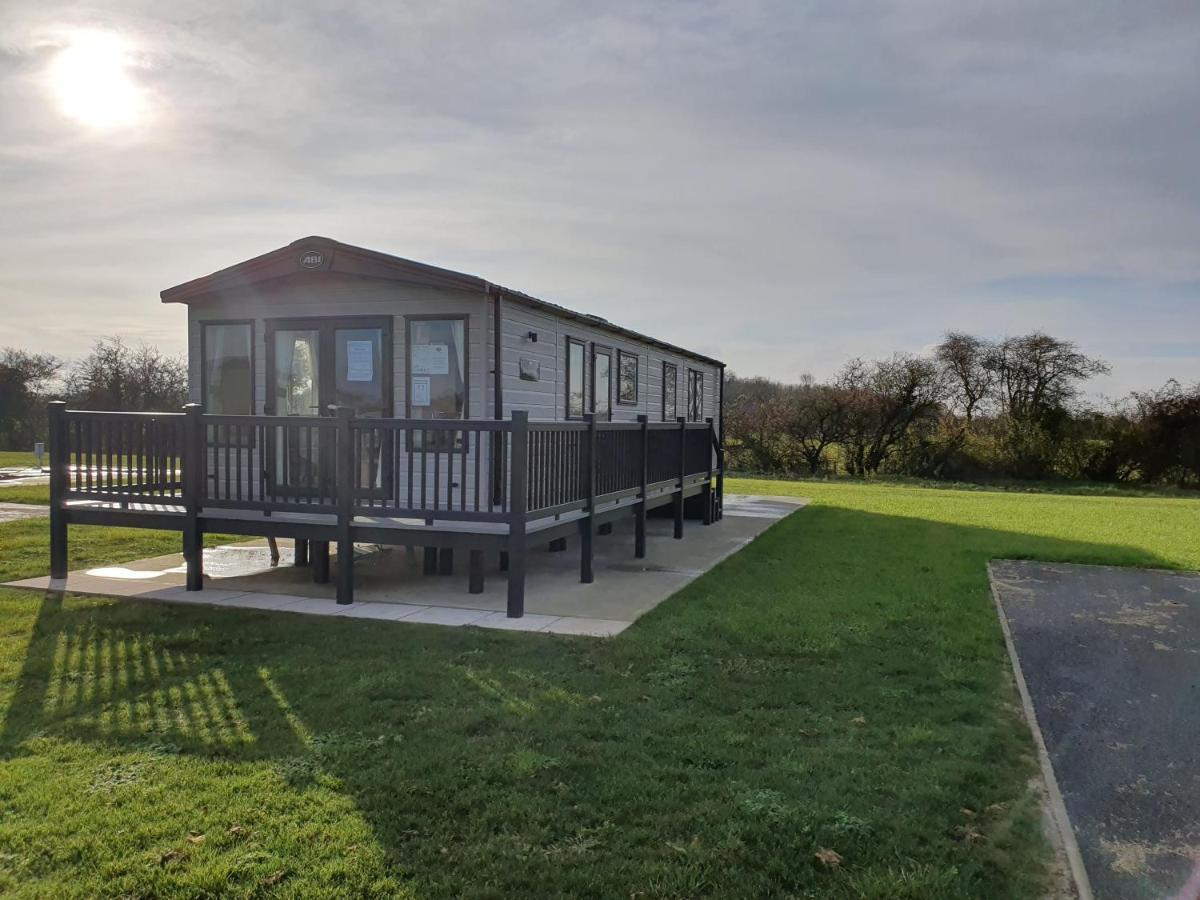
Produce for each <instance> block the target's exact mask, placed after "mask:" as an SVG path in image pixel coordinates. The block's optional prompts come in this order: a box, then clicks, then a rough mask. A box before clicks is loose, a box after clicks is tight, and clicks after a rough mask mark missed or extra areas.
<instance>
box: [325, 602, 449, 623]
mask: <svg viewBox="0 0 1200 900" xmlns="http://www.w3.org/2000/svg"><path fill="white" fill-rule="evenodd" d="M423 609H429V607H428V606H414V605H412V604H409V603H355V604H353V605H352V606H351V607H350V609H348V610H346V612H344V613H342V615H343V617H345V618H347V619H383V620H385V621H391V622H395V621H399V620H400V619H403V618H404V617H405V616H411V615H412V614H413V613H415V612H420V611H421V610H423Z"/></svg>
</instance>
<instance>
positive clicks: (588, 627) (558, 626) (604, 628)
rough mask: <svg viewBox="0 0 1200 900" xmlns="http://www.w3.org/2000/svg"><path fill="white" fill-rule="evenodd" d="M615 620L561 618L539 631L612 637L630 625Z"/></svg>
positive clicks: (629, 623)
mask: <svg viewBox="0 0 1200 900" xmlns="http://www.w3.org/2000/svg"><path fill="white" fill-rule="evenodd" d="M632 624H633V623H632V622H621V621H617V620H615V619H592V618H587V617H583V616H562V617H561V618H559V619H556V620H554V621H553V622H551V623H550V624H549V625H547V626H546V627H545V628H543V629H541V630H542V631H543V632H545V633H547V634H579V635H587V636H589V637H614V636H616V635H618V634H620V633H621V632H622V631H624V630H625V629H626V628H628V627H629V626H630V625H632Z"/></svg>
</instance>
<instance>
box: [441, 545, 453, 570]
mask: <svg viewBox="0 0 1200 900" xmlns="http://www.w3.org/2000/svg"><path fill="white" fill-rule="evenodd" d="M437 571H438V574H439V575H453V574H454V548H453V547H442V548H440V549H439V550H438V561H437Z"/></svg>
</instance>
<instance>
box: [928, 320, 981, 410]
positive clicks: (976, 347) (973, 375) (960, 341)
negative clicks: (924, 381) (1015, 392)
mask: <svg viewBox="0 0 1200 900" xmlns="http://www.w3.org/2000/svg"><path fill="white" fill-rule="evenodd" d="M993 350H994V345H993V344H991V343H990V342H989V341H986V340H983V339H982V338H977V337H975V336H974V335H970V334H964V333H963V332H961V331H948V332H946V336H945V337H944V338H943V339H942V342H941V343H940V344H938V346H937V350H935V351H934V357H935V358H936V359H937V361H938V362H939V363H940V364H941V366H942V370H943V372H945V375H946V385H947V401H948V402H949V403H950V405H951V408H952V409H953V411H954V412H955V413H956V414H958V415H960V416H962V417H963V419H964V420H965V421H966V423H967V424H968V425H970V423H971V421H972V420H973V419H974V418H975V415H976V413H978V412H979V411H980V408H981V407H982V406H983V405H984V404H985V403H986V402H987V401H988V400H990V399H991V398H992V396H993V391H994V390H995V387H996V373H995V371H993V370H992V369H991V368H990V367H989V366H988V365H987V361H988V358H989V356H990V354H991V353H992V351H993Z"/></svg>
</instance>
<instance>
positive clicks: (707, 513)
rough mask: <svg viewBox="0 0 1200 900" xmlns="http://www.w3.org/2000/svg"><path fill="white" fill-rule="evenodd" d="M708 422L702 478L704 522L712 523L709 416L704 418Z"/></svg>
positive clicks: (710, 421)
mask: <svg viewBox="0 0 1200 900" xmlns="http://www.w3.org/2000/svg"><path fill="white" fill-rule="evenodd" d="M704 421H705V422H707V423H708V440H707V441H705V442H704V443H705V447H704V455H705V456H706V457H707V458H708V477H707V478H705V480H704V494H703V496H704V514H703V515H704V524H705V525H711V524H712V523H713V487H712V473H713V465H712V457H713V451H712V444H713V442H714V437H713V435H714V432H713V420H712V418H711V417H709V418H707V419H705V420H704Z"/></svg>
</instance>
